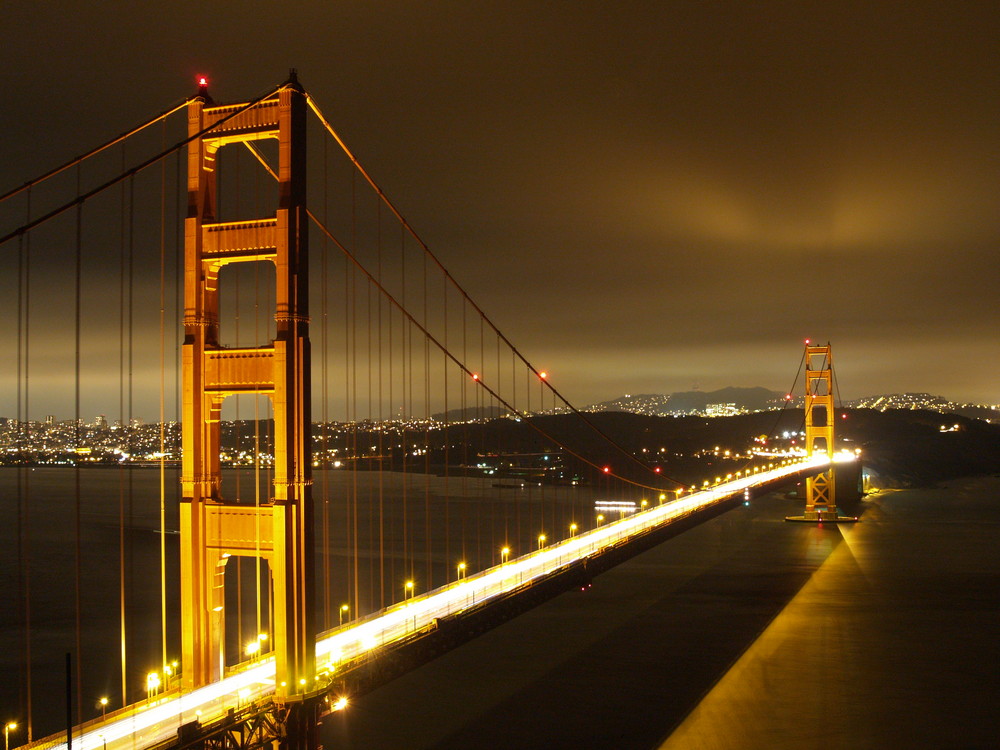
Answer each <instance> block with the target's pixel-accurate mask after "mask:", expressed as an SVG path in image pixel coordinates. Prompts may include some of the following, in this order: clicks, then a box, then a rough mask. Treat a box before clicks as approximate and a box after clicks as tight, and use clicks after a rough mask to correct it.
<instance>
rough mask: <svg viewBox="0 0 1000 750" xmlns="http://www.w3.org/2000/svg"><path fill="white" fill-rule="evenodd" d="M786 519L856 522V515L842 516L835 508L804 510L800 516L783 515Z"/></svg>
mask: <svg viewBox="0 0 1000 750" xmlns="http://www.w3.org/2000/svg"><path fill="white" fill-rule="evenodd" d="M785 520H786V521H798V522H800V523H857V522H858V521H859V520H860V519H859V518H858V516H842V515H840V514H839V513H838V511H837V509H836V508H832V509H829V510H814V511H806V513H805V515H801V516H785Z"/></svg>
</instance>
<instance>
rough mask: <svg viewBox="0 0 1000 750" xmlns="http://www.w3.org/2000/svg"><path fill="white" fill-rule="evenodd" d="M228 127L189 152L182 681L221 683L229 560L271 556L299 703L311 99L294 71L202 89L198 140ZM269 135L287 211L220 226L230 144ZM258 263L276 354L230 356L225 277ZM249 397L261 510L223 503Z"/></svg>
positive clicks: (285, 663) (307, 633)
mask: <svg viewBox="0 0 1000 750" xmlns="http://www.w3.org/2000/svg"><path fill="white" fill-rule="evenodd" d="M241 109H245V111H243V112H239V110H241ZM236 112H239V114H236V115H235V116H232V115H234V113H236ZM226 118H229V119H226ZM220 121H223V122H220ZM216 123H219V125H218V127H215V128H213V129H212V130H211V131H209V132H208V133H205V134H204V135H201V136H199V137H195V138H194V140H192V141H191V142H190V144H189V146H188V215H187V219H186V221H185V263H184V331H185V336H184V345H183V384H184V412H183V427H182V442H183V471H182V475H181V485H182V501H181V507H180V534H181V539H180V548H181V552H180V560H181V634H182V635H181V637H182V657H183V663H182V665H181V674H182V680H183V686H184V689H185V690H191V689H194V688H196V687H199V686H201V685H205V684H207V683H209V682H213V681H215V680H218V679H220V678H221V677H222V675H223V671H224V665H225V658H224V648H225V592H224V585H225V577H224V574H225V566H226V563H227V560H228V559H229V558H230V557H231V556H246V557H256V556H258V555H259V556H260V558H262V559H264V560H266V561H267V563H268V567H269V569H270V575H271V586H272V592H273V594H272V597H273V598H272V603H273V610H274V614H273V620H272V622H271V633H270V641H269V642H270V643H271V645H272V646H273V649H274V653H275V659H276V669H277V673H276V688H275V689H276V696H277V698H278V699H279V701H286V702H287V701H291V702H293V703H294V702H296V701H298V700H299V698H300V697H301V696H303V695H305V694H307V693H309V691H311V690H312V683H313V678H314V676H315V628H314V618H313V610H312V601H311V600H312V597H313V530H312V514H313V510H312V497H311V484H312V459H311V446H310V426H311V413H310V377H309V366H310V359H309V318H308V312H309V311H308V281H307V270H308V269H307V258H308V242H307V237H308V224H307V216H306V171H305V165H306V160H305V153H306V143H305V138H306V102H305V95H304V92H303V91H302V89H301V88H300V87H299V85H298V82H297V81H296V80H295V79H294V76H293V78H292V80H291V81H290V82H289V83H288V84H287V85H286V86H284V87H283V88H281V89H280V90H279V91H278V92H277V93H275V94H274V95H273V96H271V97H268V98H265V99H264V100H263V101H261V102H259V103H258V104H256V105H254V106H253V107H249V108H247V104H235V105H226V106H214V105H213V104H212V103H211V101H210V100H208V99H207V92H206V90H205V89H204V84H203V89H202V96H201V97H199V98H197V99H195V100H193V101H192V102H191V103H190V105H189V106H188V132H189V134H190V135H191V136H197V135H198V134H199V133H201V132H202V131H204V130H205V129H206V128H209V127H211V126H213V125H215V124H216ZM266 138H273V139H276V140H277V141H278V165H277V171H276V177H277V180H278V205H277V208H276V212H275V214H274V215H273V216H271V217H269V218H265V219H258V218H252V219H249V220H247V221H235V222H225V223H220V222H219V221H218V218H217V215H216V206H217V205H218V204H217V201H216V185H217V179H216V172H217V164H218V163H217V161H216V155H217V152H218V150H219V149H220V148H222V147H224V146H229V145H243V144H247V145H250V144H252V143H253V142H255V141H258V140H262V139H266ZM252 261H270V262H272V263H274V266H275V269H276V272H275V276H276V281H277V290H276V293H275V300H276V310H275V321H276V329H275V330H276V333H275V338H274V340H273V341H272V342H270V343H269V344H268V345H266V346H257V347H252V348H224V347H222V346H221V345H220V343H219V295H218V280H219V271H220V269H221V268H222V267H223V266H224V265H226V264H228V263H242V262H252ZM236 394H266V395H267V396H269V397H270V398H271V400H272V402H273V408H274V486H273V495H272V496H271V497H270V498H268V500H267V501H266V502H262V503H261V504H260V505H259V507H255V506H252V505H240V504H235V503H231V502H226V500H225V498H223V497H222V495H221V486H222V482H221V478H222V477H221V471H220V447H221V446H220V431H219V419H220V414H221V409H222V402H223V400H224V399H225V398H226V397H227V396H231V395H236Z"/></svg>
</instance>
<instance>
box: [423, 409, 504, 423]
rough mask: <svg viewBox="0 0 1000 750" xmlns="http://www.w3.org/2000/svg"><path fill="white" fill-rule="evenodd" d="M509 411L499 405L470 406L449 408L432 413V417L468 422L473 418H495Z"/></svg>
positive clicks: (440, 420) (442, 420)
mask: <svg viewBox="0 0 1000 750" xmlns="http://www.w3.org/2000/svg"><path fill="white" fill-rule="evenodd" d="M506 413H507V410H506V409H503V408H501V407H499V406H479V407H477V406H469V407H467V408H465V409H449V410H448V411H446V412H440V413H438V414H431V419H435V420H437V421H438V422H468V421H470V420H473V419H495V418H496V417H502V416H503V415H504V414H506Z"/></svg>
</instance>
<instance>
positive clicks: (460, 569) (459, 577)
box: [458, 562, 465, 581]
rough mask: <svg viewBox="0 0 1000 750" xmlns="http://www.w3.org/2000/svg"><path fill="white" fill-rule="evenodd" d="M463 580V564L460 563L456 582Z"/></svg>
mask: <svg viewBox="0 0 1000 750" xmlns="http://www.w3.org/2000/svg"><path fill="white" fill-rule="evenodd" d="M463 578H465V563H464V562H460V563H459V564H458V580H460V581H461V580H462V579H463Z"/></svg>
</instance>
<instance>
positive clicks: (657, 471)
mask: <svg viewBox="0 0 1000 750" xmlns="http://www.w3.org/2000/svg"><path fill="white" fill-rule="evenodd" d="M653 471H655V472H656V473H657V474H659V473H660V467H659V466H657V467H656V468H655V469H653Z"/></svg>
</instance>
